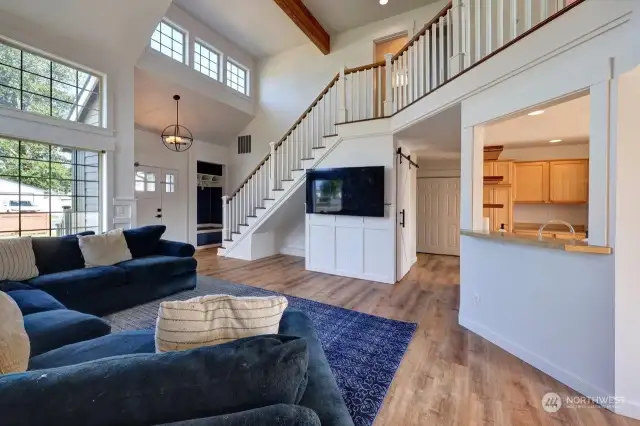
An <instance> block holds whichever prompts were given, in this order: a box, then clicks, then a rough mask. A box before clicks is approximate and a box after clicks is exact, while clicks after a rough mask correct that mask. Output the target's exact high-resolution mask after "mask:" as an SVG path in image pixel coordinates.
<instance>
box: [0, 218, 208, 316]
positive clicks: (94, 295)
mask: <svg viewBox="0 0 640 426" xmlns="http://www.w3.org/2000/svg"><path fill="white" fill-rule="evenodd" d="M165 230H166V227H165V226H162V225H153V226H145V227H142V228H136V229H130V230H125V231H124V235H125V239H126V240H127V245H128V247H129V250H130V251H131V254H132V256H133V259H131V260H128V261H126V262H122V263H119V264H117V265H114V266H100V267H95V268H85V265H84V259H83V257H82V252H81V251H80V248H79V246H78V237H77V236H76V235H69V236H65V237H42V238H33V240H32V241H33V251H34V253H35V255H36V266H37V267H38V271H39V272H40V275H39V276H38V277H36V278H33V279H31V280H28V281H25V282H23V284H26V285H27V286H29V287H31V288H35V289H39V290H43V291H45V292H46V293H48V294H50V295H52V296H53V297H55V298H56V299H57V300H58V301H60V302H61V303H62V304H63V305H64V306H66V307H67V308H68V309H72V310H75V311H80V312H84V313H87V314H94V315H106V314H110V313H113V312H117V311H120V310H123V309H126V308H130V307H133V306H137V305H140V304H142V303H145V302H148V301H150V300H154V299H158V298H161V297H165V296H168V295H170V294H173V293H177V292H180V291H184V290H190V289H193V288H195V286H196V266H197V262H196V260H195V259H194V258H193V254H194V253H195V249H194V247H193V246H192V245H190V244H185V243H179V242H173V241H166V240H162V239H161V237H162V234H163V233H164V231H165ZM91 234H93V232H86V233H82V234H79V235H91ZM6 285H12V283H7V282H5V283H3V284H0V290H2V288H3V286H6Z"/></svg>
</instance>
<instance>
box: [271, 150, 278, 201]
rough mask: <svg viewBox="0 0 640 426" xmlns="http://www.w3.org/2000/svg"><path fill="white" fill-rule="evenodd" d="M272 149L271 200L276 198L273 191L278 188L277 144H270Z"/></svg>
mask: <svg viewBox="0 0 640 426" xmlns="http://www.w3.org/2000/svg"><path fill="white" fill-rule="evenodd" d="M269 147H271V161H269V198H275V197H274V193H273V190H274V189H275V188H276V180H277V179H276V164H277V163H278V162H277V161H276V143H275V142H269Z"/></svg>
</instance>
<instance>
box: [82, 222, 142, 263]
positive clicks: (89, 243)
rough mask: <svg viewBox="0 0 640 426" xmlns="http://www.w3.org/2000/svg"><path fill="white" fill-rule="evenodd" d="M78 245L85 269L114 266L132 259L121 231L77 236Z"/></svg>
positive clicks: (115, 230)
mask: <svg viewBox="0 0 640 426" xmlns="http://www.w3.org/2000/svg"><path fill="white" fill-rule="evenodd" d="M78 243H79V246H80V251H81V252H82V257H84V263H85V266H86V267H87V268H91V267H93V266H109V265H115V264H116V263H120V262H124V261H125V260H131V258H132V257H131V252H130V251H129V247H128V246H127V240H126V239H125V238H124V233H123V232H122V229H114V230H113V231H109V232H106V233H104V234H100V235H84V236H78Z"/></svg>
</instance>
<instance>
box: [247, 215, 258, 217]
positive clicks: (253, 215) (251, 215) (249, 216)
mask: <svg viewBox="0 0 640 426" xmlns="http://www.w3.org/2000/svg"><path fill="white" fill-rule="evenodd" d="M247 217H258V216H254V215H249V216H247Z"/></svg>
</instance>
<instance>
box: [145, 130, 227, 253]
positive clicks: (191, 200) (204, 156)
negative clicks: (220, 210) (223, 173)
mask: <svg viewBox="0 0 640 426" xmlns="http://www.w3.org/2000/svg"><path fill="white" fill-rule="evenodd" d="M198 160H200V161H206V162H210V163H217V164H223V165H224V164H226V163H227V150H226V148H225V147H221V146H219V145H215V144H212V143H209V142H203V141H199V140H196V141H194V143H193V146H192V147H191V149H190V150H189V151H187V152H181V153H176V152H172V151H169V150H168V149H167V148H166V147H165V146H164V145H163V144H162V141H161V140H160V136H159V135H158V134H156V133H151V132H147V131H144V130H140V129H136V130H135V161H137V162H139V163H140V164H141V165H145V166H153V167H161V168H163V167H164V168H169V169H174V170H177V171H178V188H177V189H178V200H179V204H178V206H177V208H178V209H179V214H180V217H183V218H186V220H185V221H184V222H182V223H181V224H180V230H179V231H178V233H179V234H181V235H182V236H183V237H182V238H181V241H187V242H190V243H192V244H194V245H195V242H196V239H197V212H198V210H197V198H198V194H197V191H198V187H197V181H196V173H197V171H196V170H197V161H198Z"/></svg>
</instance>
